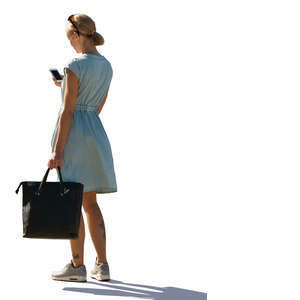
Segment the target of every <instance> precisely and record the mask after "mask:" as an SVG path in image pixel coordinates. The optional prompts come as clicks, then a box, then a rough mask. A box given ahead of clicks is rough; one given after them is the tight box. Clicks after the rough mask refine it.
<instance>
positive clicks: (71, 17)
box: [68, 15, 80, 35]
mask: <svg viewBox="0 0 300 300" xmlns="http://www.w3.org/2000/svg"><path fill="white" fill-rule="evenodd" d="M73 18H74V15H71V16H70V17H69V18H68V21H69V22H71V23H72V25H73V26H74V27H75V29H76V32H77V33H78V35H80V33H79V30H78V28H77V26H76V25H75V23H74V21H73V20H72V19H73Z"/></svg>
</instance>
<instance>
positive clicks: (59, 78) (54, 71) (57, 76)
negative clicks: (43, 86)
mask: <svg viewBox="0 0 300 300" xmlns="http://www.w3.org/2000/svg"><path fill="white" fill-rule="evenodd" d="M49 71H50V72H51V74H52V75H53V77H54V78H55V80H56V81H57V82H61V81H62V77H61V76H60V75H59V73H58V70H57V69H52V68H51V69H49Z"/></svg>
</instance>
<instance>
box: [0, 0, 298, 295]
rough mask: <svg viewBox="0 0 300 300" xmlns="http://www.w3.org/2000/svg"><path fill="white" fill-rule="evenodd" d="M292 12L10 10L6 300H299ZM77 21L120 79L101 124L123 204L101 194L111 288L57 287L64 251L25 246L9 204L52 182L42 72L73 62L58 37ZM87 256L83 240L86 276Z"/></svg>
mask: <svg viewBox="0 0 300 300" xmlns="http://www.w3.org/2000/svg"><path fill="white" fill-rule="evenodd" d="M298 4H299V2H297V1H288V0H285V1H265V0H259V1H258V0H251V1H238V0H236V1H213V0H211V1H188V0H185V1H154V0H152V1H130V0H127V1H87V0H86V1H82V0H81V1H74V0H72V1H54V0H53V1H8V2H6V4H5V9H4V7H3V9H2V15H1V19H0V25H1V57H2V59H1V69H2V76H1V81H2V82H1V87H2V88H1V95H2V99H1V108H2V109H1V112H2V113H1V140H2V142H1V158H2V161H1V167H2V172H1V173H2V176H1V191H2V204H1V208H2V209H1V238H2V241H1V248H0V249H1V271H0V274H1V275H0V280H1V293H2V294H6V296H5V298H3V299H12V298H13V297H23V299H29V298H30V299H43V298H44V299H45V298H46V299H48V298H49V299H54V298H53V297H56V296H58V295H67V296H69V297H70V298H71V297H72V299H74V297H80V298H81V297H86V296H89V295H98V296H99V297H101V295H102V298H100V299H137V298H145V297H147V296H148V297H149V299H167V300H170V299H171V300H185V299H187V300H188V299H193V300H194V299H201V300H204V299H205V294H207V297H209V299H210V300H215V299H219V300H225V299H226V300H227V299H230V300H242V299H243V300H248V299H249V300H250V299H251V300H254V299H255V300H258V299H264V300H265V299H272V300H275V299H289V300H292V299H299V297H300V291H299V274H300V271H299V270H300V269H299V267H300V264H299V253H300V243H299V225H300V220H299V206H298V202H299V196H300V195H299V194H300V190H299V180H300V171H299V170H300V160H299V153H300V143H299V125H300V124H299V122H300V118H299V109H300V103H299V82H300V60H299V53H300V43H299V35H300V34H299V28H300V27H299V25H300V24H299V23H300V18H299V8H300V7H299V6H298ZM72 13H84V14H87V15H89V16H90V17H92V18H93V19H94V20H95V23H96V29H97V31H98V32H100V33H101V34H102V35H103V36H104V39H105V44H104V45H103V46H100V47H98V48H97V49H98V51H99V52H100V53H101V54H103V55H105V56H106V58H107V59H109V60H110V62H111V64H112V67H113V71H114V75H113V79H112V83H111V87H110V91H109V94H108V98H107V101H106V104H105V106H104V108H103V110H102V112H101V115H100V117H101V120H102V122H103V125H104V127H105V129H106V132H107V134H108V136H109V139H110V142H111V146H112V151H113V155H114V161H115V169H116V176H117V183H118V192H117V193H112V194H103V195H99V194H98V195H97V199H98V203H99V206H100V209H101V211H102V213H103V216H104V221H105V225H106V233H107V255H108V256H107V257H108V262H109V264H110V269H111V278H112V279H113V280H114V281H111V282H110V283H100V282H97V281H96V280H93V279H91V278H89V277H88V282H87V283H72V282H59V281H53V280H52V279H51V277H50V274H51V272H52V271H54V270H58V269H60V268H62V267H63V266H64V265H65V264H66V263H68V262H69V260H70V259H71V251H70V246H69V241H68V240H63V241H62V240H37V239H24V238H22V202H21V201H22V189H20V191H21V193H20V192H19V194H18V195H17V194H16V193H15V190H16V188H17V186H18V184H19V182H20V181H41V180H42V178H43V176H44V174H45V172H46V170H47V162H48V159H49V158H50V154H51V153H50V151H51V145H50V142H51V136H52V132H53V130H54V126H55V122H56V118H57V113H58V110H59V105H60V101H61V95H60V89H59V88H58V87H56V86H55V85H54V84H53V82H52V80H51V74H50V73H49V71H48V69H49V68H50V67H56V68H58V69H59V71H60V72H62V68H63V66H64V64H65V63H66V62H67V61H68V60H69V59H71V58H73V57H76V56H77V54H76V53H75V51H74V50H73V48H72V47H71V45H70V43H69V41H68V39H67V37H66V35H65V24H66V19H67V17H68V16H69V15H70V14H72ZM48 180H49V181H56V171H55V169H53V170H51V171H50V173H49V176H48ZM84 217H85V216H84ZM85 224H86V223H85ZM86 225H87V224H86ZM95 255H96V254H95V251H94V248H93V244H92V242H91V239H90V236H89V233H88V229H87V226H86V243H85V261H84V262H85V264H86V267H87V271H88V276H89V272H90V270H91V268H92V266H93V263H94V260H95ZM138 285H147V286H152V288H150V289H149V288H146V287H145V286H138ZM130 293H132V296H130V297H127V296H128V295H131V294H130ZM202 293H205V294H202ZM2 296H3V295H2ZM123 296H126V297H125V298H124V297H123Z"/></svg>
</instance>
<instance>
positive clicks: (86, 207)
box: [82, 202, 98, 214]
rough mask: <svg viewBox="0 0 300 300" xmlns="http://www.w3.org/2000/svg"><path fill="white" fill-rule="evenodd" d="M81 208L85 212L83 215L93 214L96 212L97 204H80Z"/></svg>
mask: <svg viewBox="0 0 300 300" xmlns="http://www.w3.org/2000/svg"><path fill="white" fill-rule="evenodd" d="M82 207H83V210H84V211H85V213H88V214H90V213H93V212H95V211H97V209H98V203H97V202H93V203H84V202H83V203H82Z"/></svg>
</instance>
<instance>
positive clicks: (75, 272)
mask: <svg viewBox="0 0 300 300" xmlns="http://www.w3.org/2000/svg"><path fill="white" fill-rule="evenodd" d="M51 277H52V279H54V280H62V281H82V282H83V281H86V268H85V265H81V266H79V267H74V265H73V262H72V260H71V262H70V263H68V264H66V265H65V267H64V268H63V269H62V270H60V271H55V272H53V273H52V274H51Z"/></svg>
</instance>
